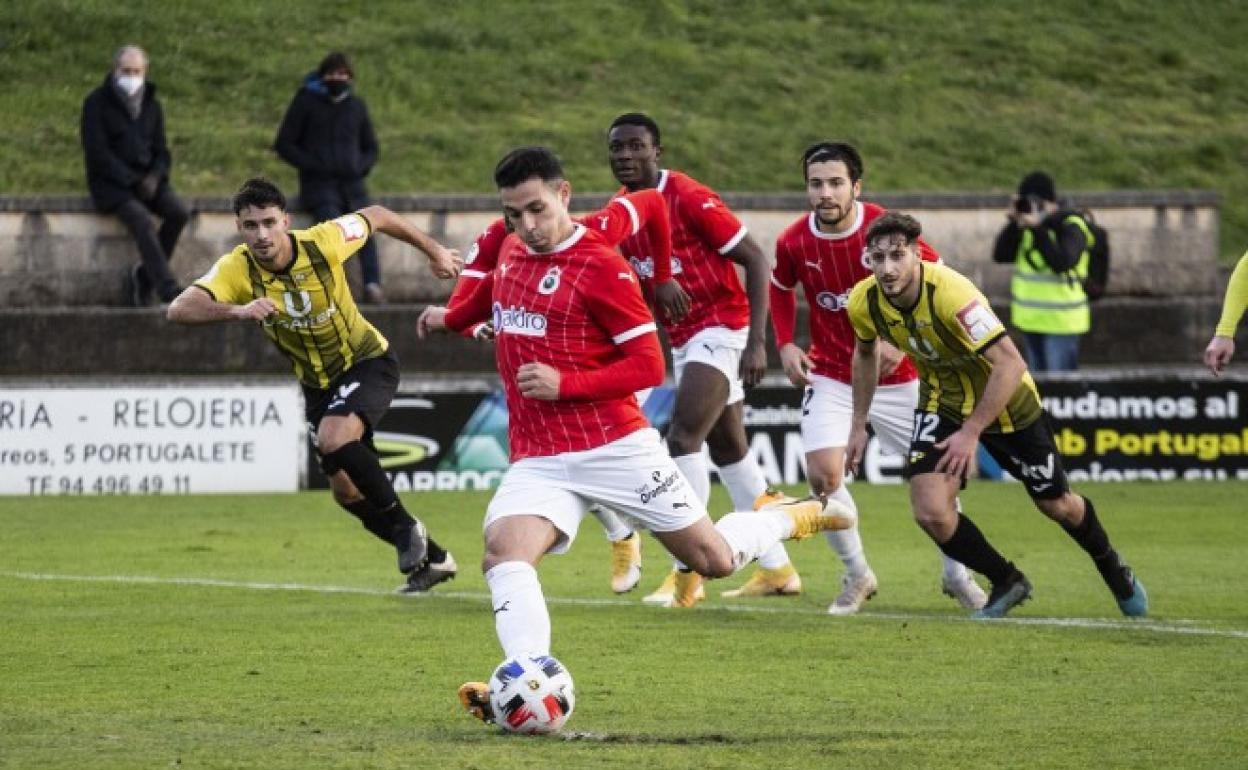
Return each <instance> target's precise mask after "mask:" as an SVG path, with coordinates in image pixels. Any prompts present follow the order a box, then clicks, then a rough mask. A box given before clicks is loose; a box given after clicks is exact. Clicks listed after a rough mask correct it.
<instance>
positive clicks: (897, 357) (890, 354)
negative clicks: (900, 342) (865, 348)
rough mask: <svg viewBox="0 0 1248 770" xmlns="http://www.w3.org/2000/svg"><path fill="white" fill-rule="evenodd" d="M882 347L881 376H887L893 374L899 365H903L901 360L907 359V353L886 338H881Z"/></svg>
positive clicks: (880, 345)
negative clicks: (886, 340) (885, 339)
mask: <svg viewBox="0 0 1248 770" xmlns="http://www.w3.org/2000/svg"><path fill="white" fill-rule="evenodd" d="M879 348H880V376H881V377H887V376H888V375H890V374H892V373H893V372H894V371H895V370H896V369H897V367H899V366H901V362H902V361H904V360H906V354H905V353H902V352H901V351H900V350H898V349H897V348H895V347H893V346H892V345H890V344H888V343H887V342H885V341H884V340H879Z"/></svg>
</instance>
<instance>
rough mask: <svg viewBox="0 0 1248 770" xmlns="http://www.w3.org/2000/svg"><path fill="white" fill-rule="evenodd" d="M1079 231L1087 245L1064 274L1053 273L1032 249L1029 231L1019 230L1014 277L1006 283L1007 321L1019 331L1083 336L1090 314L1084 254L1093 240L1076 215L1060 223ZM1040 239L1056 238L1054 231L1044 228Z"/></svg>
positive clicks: (1086, 263)
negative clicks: (1009, 297) (1008, 302)
mask: <svg viewBox="0 0 1248 770" xmlns="http://www.w3.org/2000/svg"><path fill="white" fill-rule="evenodd" d="M1063 222H1064V223H1066V222H1071V223H1074V224H1075V225H1076V226H1078V227H1079V229H1080V230H1083V235H1084V238H1085V239H1086V240H1087V246H1086V247H1085V248H1084V250H1083V253H1082V254H1080V255H1079V260H1078V261H1077V262H1076V263H1075V266H1074V267H1073V268H1072V269H1070V270H1067V271H1066V272H1064V273H1055V272H1053V270H1052V268H1050V267H1049V265H1048V263H1047V262H1045V261H1044V257H1043V256H1042V255H1041V254H1040V251H1039V250H1038V249H1036V247H1035V240H1034V236H1033V235H1032V230H1031V229H1030V228H1027V229H1024V230H1023V235H1022V238H1021V239H1020V240H1019V242H1018V254H1017V255H1016V256H1015V258H1014V277H1013V278H1012V279H1011V280H1010V293H1011V294H1012V295H1013V303H1012V304H1011V305H1010V320H1011V321H1012V322H1013V324H1014V326H1015V327H1016V328H1018V329H1020V330H1021V331H1025V332H1034V333H1037V334H1084V333H1085V332H1087V331H1088V327H1089V325H1090V322H1091V321H1090V318H1091V314H1090V313H1089V312H1088V295H1087V294H1086V293H1084V291H1083V281H1084V279H1086V278H1087V277H1088V259H1089V256H1088V253H1089V251H1091V249H1092V244H1093V242H1094V241H1095V237H1094V236H1093V235H1092V231H1091V230H1090V229H1089V228H1088V224H1087V222H1084V221H1083V217H1080V216H1079V215H1078V214H1069V215H1067V217H1066V218H1065V219H1064V220H1063ZM1042 232H1043V233H1044V234H1045V235H1044V237H1048V238H1052V239H1054V240H1056V239H1057V232H1056V231H1055V230H1052V229H1048V228H1045V229H1044V230H1043V231H1042Z"/></svg>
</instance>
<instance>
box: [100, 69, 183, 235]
mask: <svg viewBox="0 0 1248 770" xmlns="http://www.w3.org/2000/svg"><path fill="white" fill-rule="evenodd" d="M81 132H82V150H83V155H84V156H85V160H86V165H87V187H88V188H90V190H91V200H92V201H94V202H95V206H96V208H98V209H100V210H101V211H111V210H113V209H115V208H117V207H118V206H120V205H121V204H122V203H125V202H126V201H127V200H129V199H131V198H134V197H136V195H135V192H134V187H135V185H137V184H138V183H139V180H141V179H142V178H143V177H144V176H145V175H147V174H152V173H154V174H156V175H158V176H159V177H160V178H161V181H162V184H163V183H164V182H166V181H167V180H168V179H169V168H170V166H171V165H172V160H171V158H170V157H169V145H168V143H167V142H166V141H165V115H164V112H163V111H162V110H161V109H160V102H158V101H156V86H154V85H152V84H151V83H147V84H145V85H144V86H143V101H142V107H141V108H140V109H139V117H138V118H137V119H136V118H132V117H130V112H129V111H128V110H127V109H126V104H125V101H124V97H123V96H122V95H121V94H120V93H119V92H118V91H117V88H116V86H114V85H113V76H112V74H111V73H110V74H109V75H108V76H106V77H105V78H104V83H103V84H102V85H101V86H100V87H98V88H96V89H95V90H94V91H92V92H91V93H90V94H88V95H87V98H86V99H85V100H84V101H83V103H82V125H81Z"/></svg>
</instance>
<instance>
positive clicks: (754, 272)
mask: <svg viewBox="0 0 1248 770" xmlns="http://www.w3.org/2000/svg"><path fill="white" fill-rule="evenodd" d="M724 256H726V257H728V258H729V259H731V260H732V261H733V262H736V263H737V264H738V265H741V266H742V267H744V268H745V293H746V295H747V296H748V297H749V300H750V335H749V337H748V338H747V339H746V342H745V350H744V351H743V352H742V354H741V380H742V382H743V383H744V384H745V386H746V387H752V386H754V385H757V384H758V383H760V382H762V381H763V375H764V374H766V373H767V348H766V344H767V336H766V335H767V331H766V329H767V293H768V289H767V287H768V285H769V284H770V282H771V262H770V261H769V260H768V259H767V255H766V254H764V253H763V250H762V249H761V248H760V247H759V245H758V242H757V241H755V240H754V239H753V238H752V237H751V236H750V235H749V234H746V236H745V237H744V238H742V239H741V242H740V243H738V244H737V245H736V246H734V247H733V248H732V249H731V250H730V251H728V253H727V254H725V255H724Z"/></svg>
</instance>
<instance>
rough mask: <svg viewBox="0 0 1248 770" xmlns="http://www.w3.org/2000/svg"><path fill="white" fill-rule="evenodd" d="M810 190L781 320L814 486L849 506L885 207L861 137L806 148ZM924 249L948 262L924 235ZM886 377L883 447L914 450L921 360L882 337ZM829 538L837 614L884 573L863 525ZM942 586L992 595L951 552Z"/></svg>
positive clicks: (777, 308) (779, 272)
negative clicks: (858, 380) (848, 480)
mask: <svg viewBox="0 0 1248 770" xmlns="http://www.w3.org/2000/svg"><path fill="white" fill-rule="evenodd" d="M802 168H803V170H804V172H805V178H806V197H807V200H808V201H809V203H810V208H811V211H810V213H808V214H806V215H805V216H803V217H802V218H800V219H798V220H797V221H796V222H794V223H793V224H791V225H789V227H788V228H786V229H785V230H784V232H783V233H781V234H780V237H779V238H778V239H777V241H776V265H775V268H774V271H773V272H772V277H771V285H772V286H771V304H772V323H773V324H774V327H775V332H776V344H777V345H778V346H779V348H780V360H781V362H782V364H783V365H784V372H785V374H787V375H788V376H789V380H790V381H792V383H793V384H794V385H797V386H799V387H805V388H806V393H805V395H804V397H803V399H802V443H803V445H804V447H805V450H806V474H807V476H808V478H809V479H810V486H811V489H812V490H813V491H814V492H815V493H816V494H819V495H828V496H830V497H831V498H833V499H836V500H839V501H840V502H842V503H843V504H845V505H846V506H847V507H850V508H854V509H855V510H856V506H855V504H854V499H853V498H852V497H851V496H850V494H849V490H848V489H846V487H845V485H844V484H843V483H842V479H843V477H844V470H845V446H846V443H847V442H848V439H849V428H850V420H851V417H852V406H853V398H852V392H851V387H850V382H851V381H852V362H853V353H854V344H855V340H856V337H855V335H854V330H853V328H852V327H851V326H850V323H849V317H848V314H847V312H846V302H847V301H848V297H849V292H850V290H851V289H852V288H853V287H854V284H856V283H858V282H859V281H861V280H862V279H864V278H866V277H868V276H870V275H871V268H870V267H869V266H868V265H867V263H866V262H865V259H864V257H865V254H866V241H865V237H866V233H867V227H868V225H870V224H871V222H872V221H874V220H875V219H876V218H878V217H879V216H880V215H881V214H883V213H884V209H883V208H881V207H880V206H877V205H875V204H874V203H864V202H862V201H860V200H858V196H859V194H860V193H861V191H862V169H863V166H862V157H861V156H860V155H859V154H858V151H857V150H856V149H854V148H853V147H852V146H851V145H848V144H842V143H830V142H822V143H819V144H815V145H813V146H811V147H810V148H809V149H807V150H806V152H805V154H804V155H803V156H802ZM919 253H920V255H921V257H922V258H923V259H925V260H927V261H929V262H935V261H937V260H939V256H938V255H937V254H936V252H935V251H934V250H932V248H931V247H930V246H928V245H927V244H926V243H924V242H923V241H922V240H920V241H919ZM798 284H801V286H802V289H803V291H804V292H805V294H806V302H807V304H808V305H809V307H810V339H811V346H810V350H809V352H807V351H803V350H802V349H801V348H800V347H798V346H797V345H796V344H795V343H794V342H793V329H794V326H795V317H796V299H795V297H794V294H793V290H794V289H795V288H796V287H797V285H798ZM880 348H881V362H880V373H881V376H880V383H879V385H880V386H879V389H878V390H877V391H876V397H875V400H874V401H873V402H872V406H871V414H870V419H871V426H872V427H873V428H874V429H875V434H876V436H877V437H878V438H879V440H880V443H881V445H883V446H884V447H885V448H886V449H888V450H889V451H891V452H893V453H896V454H900V455H903V456H904V455H905V454H906V452H907V451H908V448H909V445H910V431H911V427H912V424H913V421H914V409H915V404H916V402H917V401H918V394H919V388H918V380H917V376H918V375H917V374H916V372H915V369H914V365H913V364H911V363H910V360H909V359H907V358H906V357H905V356H903V355H902V354H901V353H900V352H899V351H898V350H897V349H896V348H893V347H890V346H888V345H886V344H885V343H880ZM827 538H828V543H829V544H830V545H831V546H832V548H833V549H834V550H835V551H836V553H837V555H838V556H840V558H841V561H842V562H843V563H844V565H845V576H844V578H843V581H842V590H841V593H840V595H839V596H837V597H836V600H835V601H833V603H832V605H831V606H830V607H828V612H829V613H830V614H833V615H851V614H853V613H856V612H857V611H858V610H859V609H860V608H861V606H862V604H863V602H865V601H866V600H867V599H869V598H871V596H873V595H874V594H875V591H876V587H877V581H876V577H875V573H874V572H872V571H871V567H870V566H869V565H868V564H867V560H866V555H865V553H864V552H863V548H862V538H861V537H860V536H859V534H858V527H857V526H856V525H855V526H854V527H851V528H849V529H846V530H844V531H840V532H829V533H828V535H827ZM942 558H943V559H944V573H943V575H942V578H941V585H942V589H943V590H944V592H945V593H946V594H949V595H950V596H953V597H954V598H955V599H957V600H958V601H959V602H960V603H961V604H963V606H966V607H968V608H972V609H978V608H979V607H980V606H982V605H983V603H984V601H985V600H986V599H987V597H986V596H985V595H984V592H983V589H981V588H980V587H979V586H978V585H976V583H975V582H974V580H973V579H972V578H971V576H970V573H968V572H967V570H966V567H964V566H962V565H961V564H959V563H958V562H956V561H954V560H953V559H950V558H949V557H947V556H942Z"/></svg>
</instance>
